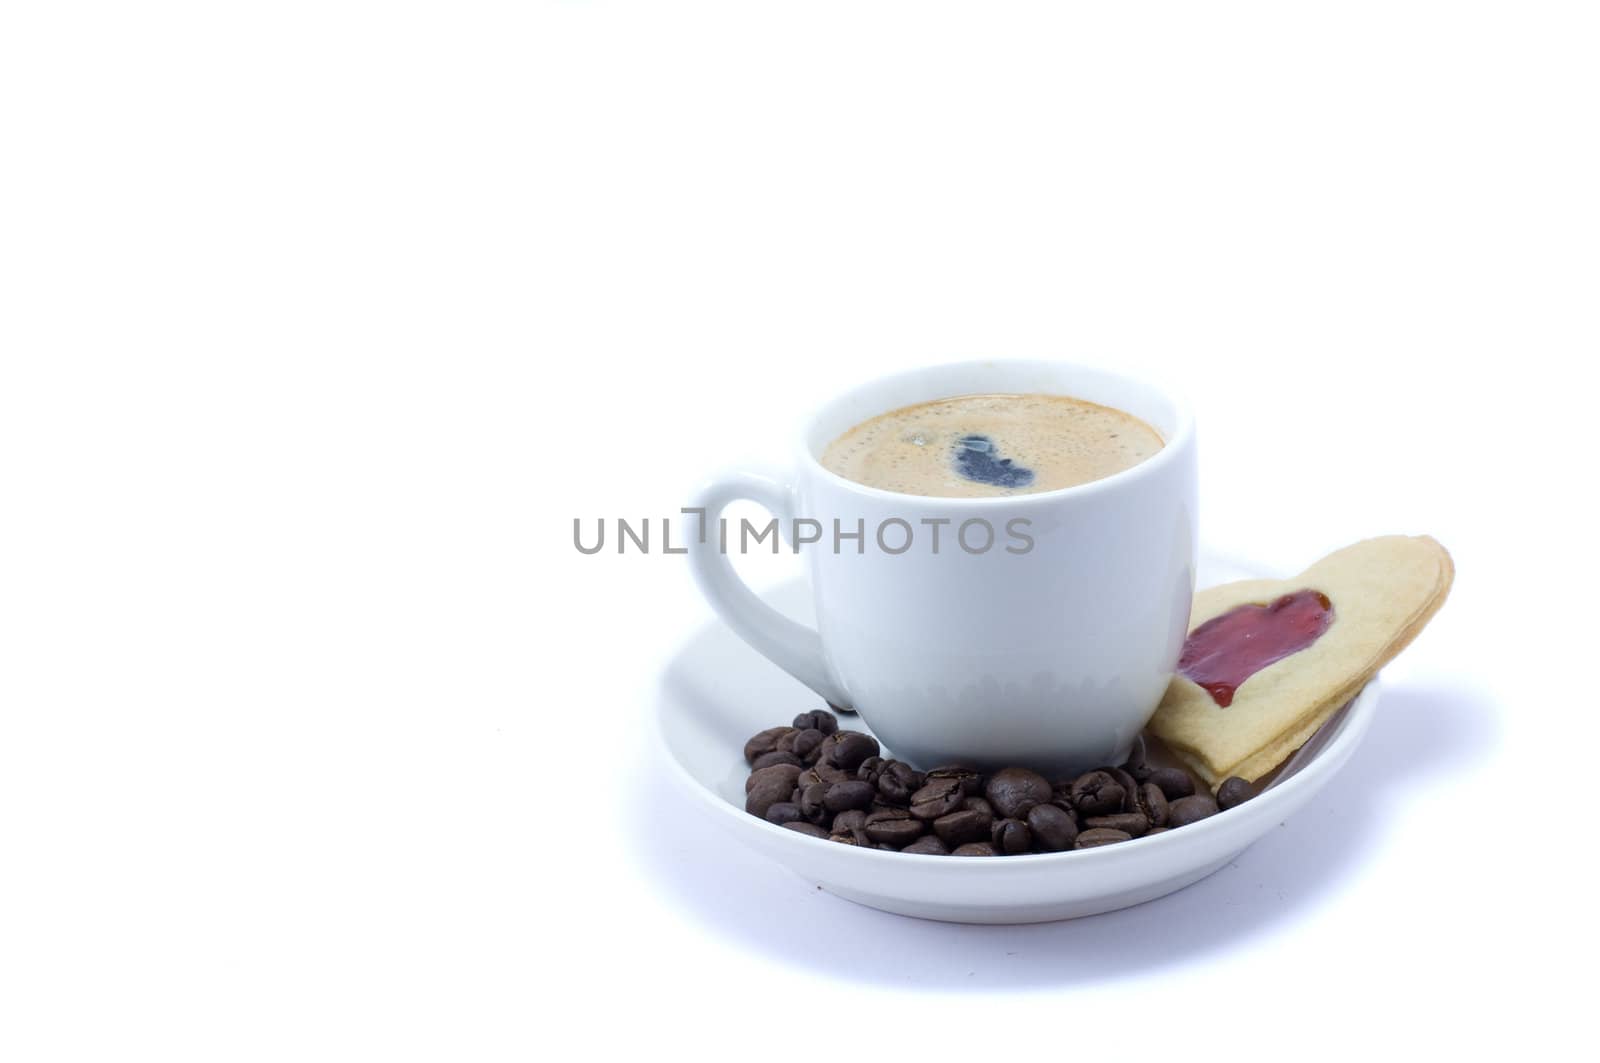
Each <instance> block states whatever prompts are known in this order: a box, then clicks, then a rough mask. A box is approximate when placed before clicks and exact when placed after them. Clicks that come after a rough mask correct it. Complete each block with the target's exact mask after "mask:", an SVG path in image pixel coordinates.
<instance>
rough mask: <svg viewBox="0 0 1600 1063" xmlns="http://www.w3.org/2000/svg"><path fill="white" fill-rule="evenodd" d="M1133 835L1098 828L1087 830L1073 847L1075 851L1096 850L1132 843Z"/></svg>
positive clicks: (1079, 836)
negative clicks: (1119, 843) (1102, 846)
mask: <svg viewBox="0 0 1600 1063" xmlns="http://www.w3.org/2000/svg"><path fill="white" fill-rule="evenodd" d="M1132 839H1133V835H1131V834H1124V833H1123V832H1122V831H1120V830H1106V829H1104V828H1096V829H1093V830H1086V831H1084V832H1083V833H1082V834H1080V835H1078V840H1077V842H1076V843H1074V845H1073V846H1072V847H1073V848H1074V849H1094V848H1097V847H1099V846H1101V845H1115V844H1116V843H1117V842H1125V841H1131V840H1132Z"/></svg>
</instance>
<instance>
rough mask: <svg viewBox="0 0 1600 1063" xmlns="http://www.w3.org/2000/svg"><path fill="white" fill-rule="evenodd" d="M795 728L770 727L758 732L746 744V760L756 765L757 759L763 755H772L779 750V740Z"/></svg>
mask: <svg viewBox="0 0 1600 1063" xmlns="http://www.w3.org/2000/svg"><path fill="white" fill-rule="evenodd" d="M793 730H794V728H793V727H768V728H767V729H766V730H765V731H758V732H756V733H755V734H754V735H752V736H751V737H750V741H748V742H746V743H745V744H744V759H745V760H746V761H748V762H750V763H752V764H753V763H755V759H756V758H757V757H759V756H760V755H761V754H763V753H771V752H772V751H773V750H774V749H777V748H778V739H780V738H782V737H783V736H784V735H786V734H788V733H789V732H791V731H793Z"/></svg>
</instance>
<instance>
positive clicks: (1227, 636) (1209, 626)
mask: <svg viewBox="0 0 1600 1063" xmlns="http://www.w3.org/2000/svg"><path fill="white" fill-rule="evenodd" d="M1332 623H1333V603H1332V602H1330V601H1328V596H1327V595H1326V594H1323V593H1322V592H1321V591H1313V590H1303V591H1295V592H1294V593H1293V594H1285V595H1284V596H1283V597H1282V598H1279V599H1278V600H1277V601H1275V602H1272V603H1270V604H1268V605H1241V606H1238V607H1236V608H1233V609H1230V610H1228V611H1227V612H1226V613H1223V614H1222V615H1221V616H1214V617H1212V618H1211V619H1210V620H1207V621H1206V622H1205V623H1203V624H1201V625H1200V626H1199V627H1197V628H1195V629H1194V630H1193V631H1191V632H1189V638H1188V640H1187V641H1185V642H1184V644H1183V656H1181V657H1179V658H1178V674H1179V675H1181V676H1183V677H1184V678H1185V679H1191V680H1193V681H1194V682H1196V683H1198V684H1199V685H1200V686H1202V687H1204V688H1205V689H1206V691H1207V692H1208V693H1210V695H1211V700H1212V701H1215V702H1216V703H1217V704H1218V705H1221V706H1222V707H1223V708H1227V707H1228V706H1229V705H1232V704H1233V695H1234V693H1235V692H1236V691H1237V690H1238V689H1239V684H1240V683H1243V682H1244V681H1245V680H1246V679H1249V678H1250V677H1251V676H1253V675H1255V674H1256V673H1257V672H1259V671H1261V669H1263V668H1265V667H1266V666H1267V665H1269V664H1272V663H1273V662H1274V661H1281V660H1283V659H1284V658H1285V657H1287V656H1289V655H1290V654H1292V653H1299V652H1300V651H1301V650H1303V649H1305V648H1306V647H1307V646H1309V645H1311V644H1312V643H1313V642H1315V641H1317V639H1319V638H1320V637H1322V633H1323V632H1324V631H1326V630H1328V625H1329V624H1332Z"/></svg>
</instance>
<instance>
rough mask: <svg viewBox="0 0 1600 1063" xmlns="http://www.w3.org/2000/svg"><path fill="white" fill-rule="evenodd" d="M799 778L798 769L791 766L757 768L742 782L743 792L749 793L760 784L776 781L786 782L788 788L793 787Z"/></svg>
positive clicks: (777, 765) (780, 765) (775, 765)
mask: <svg viewBox="0 0 1600 1063" xmlns="http://www.w3.org/2000/svg"><path fill="white" fill-rule="evenodd" d="M799 778H800V769H799V768H797V767H795V766H794V765H793V764H771V765H768V766H767V767H765V768H757V769H756V770H755V771H753V772H751V773H750V775H749V777H748V778H746V779H745V781H744V792H745V793H749V792H750V791H751V790H754V789H755V788H756V787H757V786H759V785H761V784H762V783H767V782H773V781H776V780H778V779H786V780H788V783H789V786H790V787H791V788H792V787H794V785H795V783H796V781H797V780H798V779H799Z"/></svg>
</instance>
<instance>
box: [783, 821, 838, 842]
mask: <svg viewBox="0 0 1600 1063" xmlns="http://www.w3.org/2000/svg"><path fill="white" fill-rule="evenodd" d="M783 826H784V828H785V829H786V830H792V831H794V832H795V833H796V834H809V835H811V837H813V838H826V837H828V832H827V831H825V830H823V829H822V828H821V827H819V826H817V825H816V824H815V823H807V822H806V821H805V820H803V819H796V820H791V821H790V822H788V823H785V824H784V825H783Z"/></svg>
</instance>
